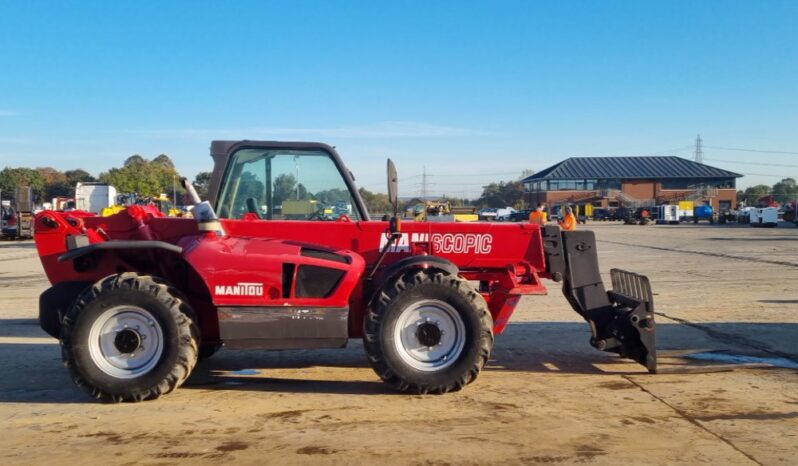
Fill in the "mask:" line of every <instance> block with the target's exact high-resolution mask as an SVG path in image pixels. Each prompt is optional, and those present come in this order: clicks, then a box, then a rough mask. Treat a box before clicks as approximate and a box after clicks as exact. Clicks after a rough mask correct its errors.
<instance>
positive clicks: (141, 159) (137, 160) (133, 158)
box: [122, 154, 147, 167]
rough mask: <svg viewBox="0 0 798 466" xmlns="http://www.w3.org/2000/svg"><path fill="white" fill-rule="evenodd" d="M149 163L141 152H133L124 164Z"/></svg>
mask: <svg viewBox="0 0 798 466" xmlns="http://www.w3.org/2000/svg"><path fill="white" fill-rule="evenodd" d="M146 163H147V160H146V159H145V158H144V157H142V156H140V155H139V154H133V155H131V156H130V157H128V158H126V159H125V162H124V163H123V164H122V165H123V166H125V167H127V166H130V165H144V164H146Z"/></svg>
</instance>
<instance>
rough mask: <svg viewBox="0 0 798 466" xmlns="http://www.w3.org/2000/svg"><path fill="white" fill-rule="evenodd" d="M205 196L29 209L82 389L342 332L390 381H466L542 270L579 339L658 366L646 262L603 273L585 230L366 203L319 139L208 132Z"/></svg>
mask: <svg viewBox="0 0 798 466" xmlns="http://www.w3.org/2000/svg"><path fill="white" fill-rule="evenodd" d="M211 155H212V157H213V160H214V170H213V175H212V179H211V183H210V189H209V196H208V197H209V199H208V200H206V201H201V200H200V199H199V197H198V196H197V195H196V192H195V191H194V189H193V187H192V186H191V185H190V184H188V183H186V182H185V181H184V187H185V188H186V189H187V191H189V193H190V194H191V196H192V198H193V202H195V206H194V208H193V211H192V212H193V217H194V218H167V217H164V216H163V214H161V213H160V212H158V211H157V210H156V209H152V208H148V207H142V206H133V207H129V208H128V209H126V210H125V211H122V212H120V213H118V214H116V215H112V216H110V217H98V216H95V215H92V214H89V213H86V212H80V211H72V212H54V211H45V212H42V213H40V214H39V215H37V217H36V228H35V232H36V235H35V239H36V246H37V248H38V252H39V255H40V256H41V261H42V264H43V266H44V270H45V272H46V273H47V277H48V278H49V280H50V282H51V283H52V287H51V288H49V289H48V290H47V291H45V292H44V293H43V294H42V295H41V298H40V306H39V307H40V311H39V312H40V315H39V320H40V325H41V326H42V328H43V329H44V330H45V331H46V332H47V333H49V334H50V335H52V336H54V337H56V338H59V339H60V341H61V347H62V354H63V360H64V363H65V365H66V367H67V368H68V369H69V371H70V373H71V375H72V378H73V380H74V381H75V383H76V384H77V385H79V386H80V387H82V388H83V389H85V390H86V392H88V393H89V395H91V396H92V397H94V398H97V399H100V400H103V401H108V402H118V401H140V400H146V399H153V398H157V397H159V396H160V395H162V394H165V393H169V392H170V391H172V390H174V389H175V388H177V387H178V386H180V384H182V383H183V382H184V381H185V380H186V378H187V377H188V376H189V375H190V373H191V371H192V369H193V368H194V366H195V364H196V362H197V360H198V359H199V358H202V357H208V356H210V355H212V354H213V352H214V351H216V350H217V349H218V348H219V347H220V346H221V345H222V344H224V345H226V346H228V347H233V348H267V349H297V348H341V347H344V346H345V345H346V343H347V340H349V339H351V338H362V339H363V342H364V347H365V350H366V353H367V356H368V361H369V363H370V364H371V366H372V367H373V368H374V370H375V372H376V373H377V375H378V376H379V377H380V378H381V379H382V380H384V381H385V382H387V383H388V384H390V385H391V386H392V387H394V388H396V389H398V390H401V391H406V392H413V393H446V392H450V391H455V390H459V389H461V388H463V386H465V385H466V384H469V383H471V382H472V381H474V380H475V379H476V377H477V375H478V374H479V372H480V370H481V369H482V368H483V366H484V365H485V363H486V362H487V360H488V357H489V355H490V352H491V349H492V346H493V338H494V335H498V334H501V333H502V331H503V330H504V329H505V327H506V325H507V323H508V321H509V319H510V316H511V315H512V313H513V310H514V309H515V307H516V305H517V304H518V302H519V300H520V298H521V297H522V296H524V295H536V294H537V295H539V294H545V293H546V288H545V287H544V285H543V283H542V279H549V280H553V281H555V282H561V283H562V288H563V293H564V294H565V297H566V299H567V300H568V302H569V303H570V304H571V306H572V307H573V308H574V310H575V311H576V312H578V313H579V314H580V315H582V316H583V317H584V318H585V320H586V321H587V322H588V323H589V325H590V328H591V331H592V338H591V344H592V345H593V346H594V347H596V348H597V349H600V350H604V351H611V352H614V353H618V354H619V355H621V356H624V357H628V358H631V359H633V360H635V361H637V362H639V363H640V364H643V365H644V366H646V367H647V368H648V370H649V371H651V372H654V371H655V370H656V353H655V351H656V350H655V345H654V333H655V332H654V308H653V300H652V294H651V288H650V285H649V282H648V279H647V278H646V277H644V276H642V275H637V274H634V273H630V272H625V271H621V270H613V271H612V272H611V276H612V282H613V288H614V290H613V291H606V290H605V288H604V284H603V283H602V279H601V276H600V274H599V269H598V261H597V256H596V245H595V239H594V236H593V233H592V232H589V231H575V232H561V231H560V230H559V228H557V227H540V226H538V225H532V224H506V223H504V224H497V223H443V222H429V223H426V222H408V223H402V222H401V221H400V219H399V218H398V217H397V215H396V212H397V176H396V170H395V168H394V167H393V163H392V162H391V161H390V160H389V161H388V191H389V196H390V199H391V202H392V203H393V205H394V216H393V217H390V218H387V217H386V218H383V219H381V220H372V219H370V218H369V215H368V212H367V211H366V207H365V205H364V203H363V200H362V199H361V197H360V195H359V193H358V191H357V189H356V188H355V184H354V178H353V176H352V174H351V173H350V171H349V170H347V169H346V167H345V166H344V164H343V163H342V161H341V159H340V157H339V156H338V154H337V153H336V151H335V150H334V149H333V148H332V147H330V146H328V145H325V144H320V143H294V142H292V143H287V142H264V141H261V142H258V141H215V142H213V143H212V145H211Z"/></svg>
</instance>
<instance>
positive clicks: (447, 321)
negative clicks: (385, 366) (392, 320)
mask: <svg viewBox="0 0 798 466" xmlns="http://www.w3.org/2000/svg"><path fill="white" fill-rule="evenodd" d="M422 327H424V329H422ZM420 330H424V333H426V334H427V336H426V337H424V336H423V335H420ZM429 334H432V337H430V335H429ZM435 337H438V338H435ZM430 338H431V339H430ZM465 341H466V330H465V323H463V319H462V317H460V313H458V312H457V310H456V309H455V308H454V307H452V306H450V305H449V304H448V303H445V302H443V301H439V300H435V299H428V300H424V301H418V302H416V303H413V304H412V305H410V306H409V307H407V308H406V309H405V310H404V311H402V314H401V315H400V316H399V319H398V321H397V323H396V327H395V329H394V348H395V349H396V352H397V353H398V354H399V357H400V358H401V359H402V361H403V362H405V363H406V364H408V365H409V366H411V367H413V368H414V369H418V370H420V371H425V372H434V371H440V370H443V369H446V368H447V367H449V366H451V365H452V364H454V363H455V361H457V358H458V357H459V356H460V353H462V352H463V347H465ZM430 343H433V344H430Z"/></svg>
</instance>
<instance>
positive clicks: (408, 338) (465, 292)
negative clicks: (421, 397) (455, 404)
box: [364, 270, 493, 394]
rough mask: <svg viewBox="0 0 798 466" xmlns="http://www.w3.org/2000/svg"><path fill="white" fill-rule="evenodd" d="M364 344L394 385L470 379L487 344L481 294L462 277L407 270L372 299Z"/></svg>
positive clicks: (455, 384)
mask: <svg viewBox="0 0 798 466" xmlns="http://www.w3.org/2000/svg"><path fill="white" fill-rule="evenodd" d="M364 326H365V329H364V335H365V336H364V346H365V349H366V353H367V354H368V359H369V363H370V364H371V366H372V368H373V369H374V371H375V372H376V373H377V375H379V376H380V378H381V379H382V380H383V381H384V382H386V383H388V384H389V385H391V386H392V387H394V388H395V389H397V390H400V391H404V392H411V393H420V394H424V393H436V394H441V393H447V392H453V391H458V390H460V389H462V388H463V387H464V386H466V385H468V384H469V383H471V382H473V381H474V380H475V379H476V378H477V376H478V375H479V372H480V371H481V370H482V368H483V367H484V366H485V363H486V362H487V361H488V358H489V356H490V352H491V350H492V348H493V320H492V318H491V315H490V312H489V311H488V307H487V303H486V302H485V299H484V298H483V297H482V295H480V294H479V293H477V292H476V291H475V290H474V289H473V288H472V287H471V286H470V285H469V284H468V282H467V281H466V280H464V279H463V278H460V277H458V276H454V275H449V274H446V273H443V272H439V271H431V270H423V271H412V272H408V273H406V274H404V275H402V276H401V277H399V278H398V279H396V280H395V281H394V282H393V283H390V284H388V286H386V287H385V288H384V289H383V290H382V291H381V292H380V295H379V296H378V297H377V298H376V299H375V301H374V303H373V305H372V307H371V308H370V309H369V312H368V316H367V318H366V320H365V323H364Z"/></svg>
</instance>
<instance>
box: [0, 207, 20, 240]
mask: <svg viewBox="0 0 798 466" xmlns="http://www.w3.org/2000/svg"><path fill="white" fill-rule="evenodd" d="M18 232H19V220H18V218H17V213H16V212H14V209H13V208H11V207H5V206H3V207H0V236H2V237H12V238H16V237H17V235H18Z"/></svg>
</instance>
